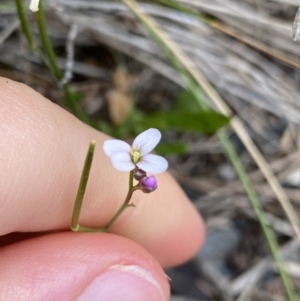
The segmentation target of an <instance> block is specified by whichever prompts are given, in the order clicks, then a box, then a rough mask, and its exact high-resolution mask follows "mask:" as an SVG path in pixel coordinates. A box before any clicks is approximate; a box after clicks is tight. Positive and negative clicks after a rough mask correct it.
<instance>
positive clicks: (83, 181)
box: [71, 140, 96, 231]
mask: <svg viewBox="0 0 300 301" xmlns="http://www.w3.org/2000/svg"><path fill="white" fill-rule="evenodd" d="M95 145H96V142H95V141H94V140H93V141H91V143H90V147H89V149H88V152H87V155H86V158H85V162H84V166H83V170H82V173H81V178H80V183H79V186H78V191H77V196H76V200H75V204H74V208H73V215H72V223H71V229H72V230H73V231H78V229H79V228H80V227H81V226H80V225H79V224H78V220H79V215H80V211H81V207H82V202H83V197H84V194H85V190H86V185H87V182H88V179H89V175H90V170H91V166H92V163H93V157H94V150H95Z"/></svg>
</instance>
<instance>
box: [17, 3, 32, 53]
mask: <svg viewBox="0 0 300 301" xmlns="http://www.w3.org/2000/svg"><path fill="white" fill-rule="evenodd" d="M15 1H16V6H17V12H18V16H19V19H20V22H21V27H22V30H23V32H24V35H25V37H26V39H27V41H28V44H29V47H30V48H31V50H33V51H35V50H36V48H37V45H36V43H35V41H34V37H33V35H32V33H31V30H30V26H29V22H28V18H27V14H26V12H25V8H24V5H23V0H15Z"/></svg>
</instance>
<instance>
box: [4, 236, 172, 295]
mask: <svg viewBox="0 0 300 301" xmlns="http://www.w3.org/2000/svg"><path fill="white" fill-rule="evenodd" d="M0 266H1V274H0V300H7V301H10V300H31V301H40V300H43V301H53V300H61V301H69V300H70V301H71V300H72V301H73V300H78V301H85V300H88V301H96V300H97V301H98V300H99V301H117V300H118V301H119V300H122V301H127V300H128V301H141V300H143V301H163V300H168V298H169V285H168V281H167V279H166V277H165V275H164V273H163V270H162V269H161V267H160V266H159V264H158V263H157V262H156V261H155V260H154V259H153V257H152V256H151V255H150V254H149V253H147V252H146V251H145V250H144V249H142V248H141V247H140V246H139V245H137V244H136V243H134V242H132V241H130V240H128V239H126V238H123V237H119V236H116V235H113V234H107V233H97V234H96V233H71V232H68V233H67V232H66V233H56V234H51V235H45V236H42V237H37V238H33V239H28V240H25V241H22V242H19V243H15V244H11V245H8V246H6V247H4V248H2V249H1V256H0Z"/></svg>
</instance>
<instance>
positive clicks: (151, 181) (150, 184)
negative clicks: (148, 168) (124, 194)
mask: <svg viewBox="0 0 300 301" xmlns="http://www.w3.org/2000/svg"><path fill="white" fill-rule="evenodd" d="M141 185H142V191H143V192H145V193H150V192H152V191H154V190H155V189H156V188H157V181H156V178H155V177H154V176H150V177H145V178H144V179H143V180H142V181H141Z"/></svg>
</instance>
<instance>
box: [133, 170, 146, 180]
mask: <svg viewBox="0 0 300 301" xmlns="http://www.w3.org/2000/svg"><path fill="white" fill-rule="evenodd" d="M146 176H147V174H146V172H145V171H143V170H142V169H139V168H136V169H135V170H134V172H133V177H134V178H135V179H136V180H137V181H141V180H143V179H144V178H145V177H146Z"/></svg>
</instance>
